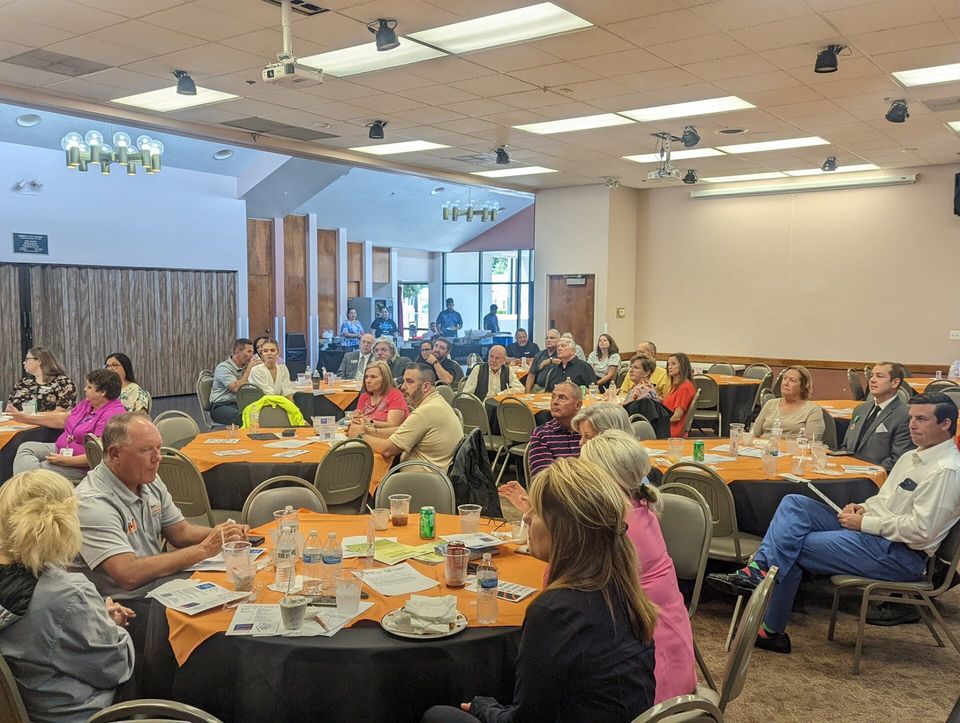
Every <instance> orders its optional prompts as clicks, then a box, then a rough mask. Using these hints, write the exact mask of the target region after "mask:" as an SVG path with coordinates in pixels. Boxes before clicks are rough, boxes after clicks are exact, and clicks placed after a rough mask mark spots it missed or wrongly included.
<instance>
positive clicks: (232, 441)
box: [203, 437, 240, 444]
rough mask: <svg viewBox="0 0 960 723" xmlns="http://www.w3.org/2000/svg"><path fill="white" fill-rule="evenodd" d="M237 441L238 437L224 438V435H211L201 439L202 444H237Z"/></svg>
mask: <svg viewBox="0 0 960 723" xmlns="http://www.w3.org/2000/svg"><path fill="white" fill-rule="evenodd" d="M239 442H240V440H239V439H226V438H225V437H211V438H210V439H205V440H204V441H203V443H204V444H238V443H239Z"/></svg>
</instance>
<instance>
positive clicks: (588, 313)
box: [544, 274, 596, 353]
mask: <svg viewBox="0 0 960 723" xmlns="http://www.w3.org/2000/svg"><path fill="white" fill-rule="evenodd" d="M595 280H596V279H595V276H594V275H593V274H550V275H548V276H547V322H548V323H547V328H550V329H559V330H560V333H561V334H562V333H563V332H566V331H569V332H570V333H571V334H573V338H574V339H575V340H576V342H577V344H579V345H580V346H582V347H583V349H584V352H585V353H588V352H589V350H590V349H592V348H593V345H594V341H595V340H594V337H593V308H594V298H593V296H594V285H595ZM544 331H546V329H545V330H544Z"/></svg>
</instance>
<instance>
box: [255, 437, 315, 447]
mask: <svg viewBox="0 0 960 723" xmlns="http://www.w3.org/2000/svg"><path fill="white" fill-rule="evenodd" d="M308 444H310V440H309V439H284V440H281V441H279V442H270V443H268V444H265V445H263V446H264V447H270V448H271V449H298V448H299V447H304V446H306V445H308Z"/></svg>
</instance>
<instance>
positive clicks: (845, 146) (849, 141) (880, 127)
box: [0, 0, 960, 189]
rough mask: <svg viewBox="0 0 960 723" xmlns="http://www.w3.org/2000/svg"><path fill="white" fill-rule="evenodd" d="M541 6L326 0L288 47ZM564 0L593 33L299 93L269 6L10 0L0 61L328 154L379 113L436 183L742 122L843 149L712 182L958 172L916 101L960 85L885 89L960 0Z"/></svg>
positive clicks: (39, 79) (943, 58)
mask: <svg viewBox="0 0 960 723" xmlns="http://www.w3.org/2000/svg"><path fill="white" fill-rule="evenodd" d="M531 2H532V0H484V2H476V1H475V0H433V1H428V0H402V1H401V0H366V1H360V2H358V1H357V0H327V1H326V2H321V4H323V5H324V6H326V7H328V8H330V10H331V12H328V13H324V14H321V15H318V16H315V17H312V18H306V17H303V16H300V15H297V14H295V15H294V24H293V35H294V50H295V52H296V53H297V55H299V56H301V57H302V56H307V55H312V54H316V53H320V52H324V51H328V50H334V49H338V48H343V47H348V46H352V45H356V44H359V43H364V42H369V41H370V39H371V36H370V34H369V33H368V32H367V29H366V24H367V23H368V22H370V21H372V20H375V19H376V18H378V17H388V18H396V19H397V20H398V21H399V27H398V32H400V33H401V34H403V33H411V32H415V31H417V30H422V29H426V28H432V27H436V26H439V25H444V24H448V23H451V22H456V21H459V20H463V19H469V18H472V17H477V16H480V15H486V14H490V13H493V12H499V11H503V10H508V9H513V8H517V7H522V6H524V5H528V4H531ZM556 2H557V4H558V5H560V6H562V7H564V8H565V9H567V10H569V11H571V12H573V13H575V14H577V15H579V16H580V17H583V18H585V19H587V20H589V21H590V22H592V23H594V24H595V25H596V27H595V28H591V29H587V30H583V31H578V32H574V33H570V34H567V35H562V36H559V37H554V38H548V39H544V40H539V41H535V42H529V43H525V44H521V45H514V46H507V47H501V48H496V49H492V50H484V51H477V52H473V53H467V54H464V55H459V56H452V57H445V58H440V59H435V60H428V61H424V62H421V63H416V64H412V65H406V66H403V67H402V68H398V69H394V70H384V71H378V72H374V73H368V74H364V75H358V76H352V77H350V78H349V79H338V78H328V79H327V81H326V82H325V83H324V84H323V85H317V86H312V87H306V88H303V89H296V90H294V89H290V88H277V87H275V86H272V85H268V84H265V83H262V82H260V68H261V67H262V66H263V65H264V64H265V63H266V62H268V61H270V60H272V59H273V58H274V56H275V54H276V53H277V51H278V50H279V49H280V45H281V40H280V32H279V20H280V12H279V9H278V8H277V7H276V6H273V5H270V4H268V3H266V2H263V1H262V0H122V1H118V0H42V2H39V1H38V0H0V58H8V57H11V56H13V55H16V54H19V53H22V52H26V51H28V50H30V49H34V48H46V49H48V50H51V51H55V52H58V53H63V54H67V55H72V56H77V57H81V58H85V59H88V60H93V61H98V62H100V63H104V64H107V65H109V66H111V67H110V68H109V69H107V70H104V71H101V72H98V73H95V74H93V75H89V76H85V77H81V78H67V77H64V76H61V75H57V74H54V73H49V72H45V71H36V70H29V69H25V68H22V67H18V66H15V65H12V64H9V63H4V62H0V84H9V85H16V86H23V87H27V88H31V89H37V90H39V91H41V92H42V93H44V94H48V95H50V96H53V97H62V98H71V99H78V98H79V99H91V100H93V101H95V102H102V103H103V104H104V106H106V107H110V105H109V102H108V101H109V100H111V99H113V98H116V97H119V96H123V95H128V94H131V93H136V92H142V91H147V90H155V89H157V88H161V87H165V86H169V85H170V84H171V83H172V79H171V76H170V72H171V71H172V70H174V69H177V68H183V69H186V70H188V71H190V72H191V74H192V75H193V77H194V79H195V80H196V81H197V82H198V83H199V84H201V85H203V86H206V87H210V88H213V89H216V90H221V91H226V92H231V93H236V94H238V95H241V96H242V98H240V99H237V100H233V101H229V102H225V103H221V104H217V105H213V106H208V107H204V108H198V109H194V110H187V111H182V112H177V113H171V114H167V115H168V116H169V117H172V118H177V119H184V120H189V121H199V122H203V123H210V124H216V123H221V122H223V121H229V120H233V119H239V118H243V117H248V116H261V117H265V118H268V119H271V120H276V121H279V122H283V123H290V124H293V125H298V126H305V127H312V128H316V127H324V128H325V130H327V131H328V132H330V133H335V134H337V135H338V136H340V137H339V138H333V139H327V140H324V141H318V142H316V143H318V144H321V145H323V146H326V147H330V148H337V149H343V148H349V147H352V146H358V145H365V144H367V143H368V141H367V138H366V132H367V130H366V128H365V124H366V123H368V122H370V121H371V120H373V119H376V118H383V119H386V120H388V121H389V126H388V128H387V140H388V141H399V140H407V139H423V140H428V141H434V142H437V143H443V144H447V145H449V146H451V147H450V148H446V149H440V150H436V151H429V152H422V153H415V154H410V155H408V156H403V157H398V159H400V160H402V161H403V162H407V163H412V164H415V165H417V166H419V167H420V168H423V169H427V170H428V171H429V170H434V171H445V172H460V173H465V172H470V171H473V170H478V166H476V165H472V164H470V163H467V162H465V161H463V160H457V157H459V156H464V155H469V154H476V153H484V152H489V151H490V150H492V149H493V148H494V147H496V146H497V145H498V144H501V143H506V144H508V149H509V151H510V155H511V157H512V158H513V161H514V162H515V163H521V164H524V165H527V164H532V165H542V166H547V167H550V168H555V169H557V170H558V171H560V172H559V173H553V174H547V175H542V176H528V177H522V178H517V179H510V180H511V183H512V184H514V185H516V186H519V187H525V188H529V189H536V188H548V187H557V186H570V185H578V184H584V183H594V182H597V181H598V180H599V179H600V178H601V177H604V176H615V177H619V178H620V179H622V181H623V182H624V183H625V184H627V185H631V186H635V187H642V186H643V183H644V178H645V176H646V173H647V171H648V170H650V168H651V167H652V166H649V165H639V164H635V163H632V162H630V161H625V160H622V159H621V158H620V156H622V155H632V154H638V153H647V152H651V151H652V149H653V143H652V139H651V138H650V137H649V133H651V132H653V131H657V130H673V131H678V130H680V129H681V128H682V127H683V125H684V124H685V123H686V122H693V123H694V124H695V125H696V126H697V127H698V128H699V129H700V132H701V134H702V136H703V142H702V145H714V144H718V145H719V144H720V140H719V137H718V136H715V135H714V132H715V131H716V130H719V129H720V128H722V127H730V126H735V127H745V128H749V132H748V133H747V134H745V135H742V136H738V137H737V138H736V141H735V142H749V141H762V140H774V139H780V138H786V137H795V136H809V135H819V136H822V137H823V138H826V139H827V140H829V141H830V142H831V144H832V145H830V146H820V147H816V148H808V149H799V150H794V151H780V152H769V153H757V154H750V155H748V156H742V157H719V158H708V159H697V160H696V161H689V162H686V163H684V167H687V166H694V167H696V168H697V169H698V170H699V171H700V174H701V176H704V175H732V174H741V173H751V172H760V171H768V170H791V169H796V168H809V167H814V166H819V165H820V163H821V162H822V160H823V158H824V157H825V156H827V155H836V156H837V157H838V158H839V160H840V163H841V164H853V163H875V164H877V165H879V166H881V167H884V168H897V167H907V166H923V165H930V164H940V163H951V162H955V161H956V160H957V154H958V152H960V141H958V139H957V137H956V134H954V133H953V132H952V131H950V130H949V129H948V128H947V127H946V126H945V123H946V122H947V121H952V120H960V111H956V112H954V113H940V114H937V113H933V112H931V111H930V110H929V109H927V108H926V107H925V106H924V105H923V104H922V101H924V100H930V99H939V98H948V97H955V96H960V84H948V85H939V86H929V87H927V88H915V89H912V90H905V89H903V88H902V87H901V86H900V85H899V84H898V83H897V82H896V81H894V80H893V78H892V77H891V76H890V73H891V72H892V71H896V70H906V69H912V68H918V67H924V66H930V65H939V64H945V63H956V62H960V43H958V39H960V2H958V1H957V0H909V1H905V0H556ZM827 44H843V45H848V46H850V48H851V55H850V56H848V57H842V58H841V59H840V60H841V63H840V70H839V72H837V73H832V74H824V75H818V74H815V73H814V72H813V63H814V59H815V56H816V52H817V51H818V50H819V49H820V48H821V47H823V46H825V45H827ZM249 81H256V82H255V83H254V84H252V85H251V84H248V83H249ZM2 94H3V89H2V88H0V96H2ZM725 95H738V96H740V97H742V98H744V99H746V100H748V101H750V102H751V103H753V104H755V105H756V106H757V108H756V109H753V110H747V111H739V112H734V113H726V114H721V115H712V116H705V117H701V118H695V119H677V120H674V121H670V122H669V124H664V123H663V122H658V123H653V124H651V123H646V124H639V123H638V124H632V125H628V126H619V127H615V128H608V129H599V130H590V131H580V132H574V133H565V134H559V135H553V136H537V135H533V134H529V133H525V132H523V131H518V130H515V129H513V128H511V126H512V125H516V124H520V123H531V122H537V121H543V120H556V119H562V118H567V117H572V116H581V115H590V114H596V113H601V112H610V111H622V110H627V109H633V108H640V107H645V106H652V105H661V104H666V103H676V102H682V101H688V100H699V99H704V98H711V97H718V96H725ZM901 97H903V98H907V99H908V100H909V101H910V114H911V117H910V119H909V120H908V121H907V122H906V123H904V124H892V123H889V122H887V121H885V120H884V118H883V115H884V112H885V111H886V109H887V108H888V106H889V101H888V100H885V98H901ZM327 124H329V127H327ZM724 140H726V139H724ZM306 145H307V146H309V147H311V148H315V147H316V146H315V145H314V144H313V143H306ZM483 167H484V168H495V166H494V165H493V164H492V162H487V163H484V164H483Z"/></svg>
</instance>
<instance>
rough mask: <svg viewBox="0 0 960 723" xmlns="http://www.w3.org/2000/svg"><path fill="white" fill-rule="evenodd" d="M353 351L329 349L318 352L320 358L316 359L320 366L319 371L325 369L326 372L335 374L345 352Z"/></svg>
mask: <svg viewBox="0 0 960 723" xmlns="http://www.w3.org/2000/svg"><path fill="white" fill-rule="evenodd" d="M350 351H353V350H352V349H331V350H322V349H321V350H320V356H319V357H317V363H318V364H319V365H320V368H321V369H326V370H327V371H328V372H332V373H333V374H336V373H337V369H339V368H340V363H341V362H342V361H343V357H344V356H345V355H346V354H347V352H350Z"/></svg>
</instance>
